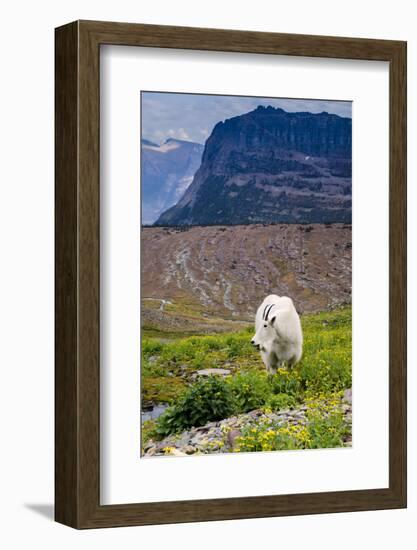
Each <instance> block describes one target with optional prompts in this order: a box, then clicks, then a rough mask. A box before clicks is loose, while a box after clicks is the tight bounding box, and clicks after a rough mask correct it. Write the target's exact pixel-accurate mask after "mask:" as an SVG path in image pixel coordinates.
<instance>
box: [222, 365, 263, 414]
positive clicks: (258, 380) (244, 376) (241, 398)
mask: <svg viewBox="0 0 417 550" xmlns="http://www.w3.org/2000/svg"><path fill="white" fill-rule="evenodd" d="M229 385H230V388H231V390H232V393H233V396H234V402H235V407H236V412H237V413H244V412H248V411H252V410H254V409H259V408H260V407H262V406H263V405H265V403H266V401H267V400H268V399H269V397H270V396H271V386H270V384H269V383H268V377H267V375H266V374H265V373H260V372H257V371H247V372H241V373H238V374H236V375H235V376H233V377H232V378H231V379H230V381H229Z"/></svg>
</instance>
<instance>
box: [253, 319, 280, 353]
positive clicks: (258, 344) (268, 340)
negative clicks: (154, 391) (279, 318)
mask: <svg viewBox="0 0 417 550" xmlns="http://www.w3.org/2000/svg"><path fill="white" fill-rule="evenodd" d="M274 323H275V317H272V319H270V320H268V321H262V324H261V325H260V327H259V328H258V330H257V331H256V333H255V335H254V337H253V338H252V340H251V344H252V345H253V346H255V348H256V349H258V350H259V351H266V350H267V348H268V347H269V346H270V345H271V344H272V342H273V341H274V340H275V338H276V335H277V334H276V331H275V328H274Z"/></svg>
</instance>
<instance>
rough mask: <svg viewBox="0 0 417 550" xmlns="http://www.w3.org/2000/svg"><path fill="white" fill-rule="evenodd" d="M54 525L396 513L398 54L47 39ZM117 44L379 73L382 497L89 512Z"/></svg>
mask: <svg viewBox="0 0 417 550" xmlns="http://www.w3.org/2000/svg"><path fill="white" fill-rule="evenodd" d="M55 40H56V65H55V76H56V103H55V109H56V165H55V169H56V333H55V346H56V370H55V377H56V378H55V390H56V394H55V395H56V397H55V414H56V417H55V438H56V442H55V449H56V451H55V464H56V466H55V468H56V470H55V483H56V496H55V518H56V521H58V522H60V523H63V524H66V525H69V526H71V527H75V528H98V527H117V526H128V525H145V524H158V523H176V522H195V521H209V520H225V519H238V518H239V519H242V518H259V517H266V516H289V515H295V514H318V513H330V512H348V511H360V510H381V509H387V508H404V507H405V506H406V43H405V42H400V41H386V40H368V39H358V38H335V37H328V36H307V35H293V34H275V33H260V32H248V31H230V30H217V29H199V28H187V27H170V26H156V25H140V24H130V23H129V24H124V23H111V22H94V21H76V22H73V23H70V24H68V25H65V26H62V27H59V28H57V29H56V35H55ZM104 44H106V45H107V44H117V45H126V46H132V47H134V46H147V47H157V48H180V49H189V50H209V51H223V52H246V53H264V54H271V55H290V56H306V57H323V58H340V59H359V60H375V61H387V62H389V82H390V98H389V107H390V115H389V116H390V119H389V120H390V130H389V132H390V134H389V143H390V146H389V155H390V158H389V161H390V167H389V179H390V181H389V201H390V202H389V204H390V213H389V231H390V237H389V239H390V242H389V262H390V265H389V345H390V347H389V487H388V488H386V489H370V490H353V491H339V492H324V493H312V494H293V495H267V496H259V497H258V496H257V497H247V498H224V499H210V500H191V501H177V502H159V503H154V502H153V503H142V504H135V503H132V504H123V505H100V496H99V488H100V483H99V480H100V467H99V456H100V455H99V446H100V420H99V419H100V399H99V396H100V393H99V388H100V368H99V366H100V354H99V349H100V346H99V303H100V301H99V289H100V278H99V250H100V247H99V239H100V234H99V201H100V191H99V173H100V170H99V97H100V95H99V83H100V80H99V56H100V46H101V45H104Z"/></svg>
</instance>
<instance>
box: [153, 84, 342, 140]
mask: <svg viewBox="0 0 417 550" xmlns="http://www.w3.org/2000/svg"><path fill="white" fill-rule="evenodd" d="M258 105H264V106H267V105H272V106H273V107H281V108H282V109H285V110H286V111H292V112H295V111H308V112H311V113H321V112H322V111H327V112H328V113H334V114H337V115H340V116H344V117H351V116H352V103H351V102H350V101H326V100H317V99H271V98H264V97H237V96H221V95H198V94H173V93H161V92H142V137H143V138H145V139H149V140H150V141H153V142H155V143H158V144H159V143H162V142H164V141H165V140H166V139H167V138H169V137H173V138H177V139H184V140H187V141H196V142H198V143H204V142H205V140H206V139H207V138H208V136H209V135H210V133H211V131H212V129H213V127H214V125H215V124H216V123H217V122H219V121H220V120H226V119H227V118H231V117H234V116H237V115H242V114H243V113H248V112H249V111H253V109H256V107H257V106H258Z"/></svg>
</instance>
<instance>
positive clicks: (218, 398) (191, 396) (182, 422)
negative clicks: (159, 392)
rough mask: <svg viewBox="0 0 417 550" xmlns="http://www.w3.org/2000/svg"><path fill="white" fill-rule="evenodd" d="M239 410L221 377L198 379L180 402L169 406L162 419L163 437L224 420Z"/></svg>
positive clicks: (160, 426) (159, 431)
mask: <svg viewBox="0 0 417 550" xmlns="http://www.w3.org/2000/svg"><path fill="white" fill-rule="evenodd" d="M234 410H235V405H234V399H233V394H232V392H231V389H230V386H229V385H228V384H227V383H226V382H225V381H224V380H223V379H221V378H219V377H217V376H209V377H208V378H207V379H200V380H198V381H197V382H196V383H195V384H193V386H191V387H190V388H189V389H188V390H187V391H186V392H185V394H184V395H183V396H182V397H181V398H180V399H179V401H178V402H177V403H176V404H175V405H173V406H172V407H169V408H168V409H167V410H166V411H165V412H164V413H163V414H162V415H161V416H160V417H159V419H158V423H157V426H156V432H157V433H158V435H159V436H162V437H165V436H166V435H169V434H172V433H177V432H180V431H183V430H186V429H188V428H191V427H193V426H202V425H204V424H206V423H207V422H211V421H214V420H222V419H223V418H227V417H228V416H230V415H231V414H233V412H234Z"/></svg>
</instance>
